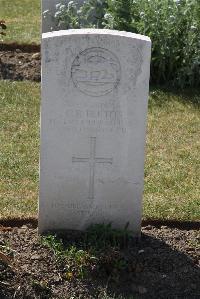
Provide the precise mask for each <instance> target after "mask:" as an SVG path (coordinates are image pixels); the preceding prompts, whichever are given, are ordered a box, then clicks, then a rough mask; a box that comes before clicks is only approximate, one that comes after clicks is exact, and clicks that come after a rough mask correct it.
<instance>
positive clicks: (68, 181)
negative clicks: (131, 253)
mask: <svg viewBox="0 0 200 299" xmlns="http://www.w3.org/2000/svg"><path fill="white" fill-rule="evenodd" d="M150 48H151V42H150V39H149V38H148V37H145V36H141V35H136V34H132V33H127V32H120V31H111V30H105V29H104V30H98V29H80V30H65V31H56V32H51V33H44V34H43V36H42V107H41V157H40V201H39V232H40V233H43V232H45V231H48V230H53V231H55V230H59V229H75V230H84V229H86V228H87V227H88V226H89V225H91V224H94V223H105V224H107V223H112V225H113V227H116V228H121V229H123V228H124V227H125V226H126V224H127V223H128V224H129V229H130V230H132V231H133V234H134V235H135V236H137V235H139V234H140V226H141V209H142V193H143V176H144V146H145V128H146V116H147V102H148V86H149V66H150Z"/></svg>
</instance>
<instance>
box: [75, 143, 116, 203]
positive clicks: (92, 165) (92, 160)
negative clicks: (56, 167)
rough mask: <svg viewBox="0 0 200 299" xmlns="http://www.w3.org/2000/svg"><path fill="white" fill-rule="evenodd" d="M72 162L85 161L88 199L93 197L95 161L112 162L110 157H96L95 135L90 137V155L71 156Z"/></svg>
mask: <svg viewBox="0 0 200 299" xmlns="http://www.w3.org/2000/svg"><path fill="white" fill-rule="evenodd" d="M72 162H73V163H74V162H87V163H89V167H90V181H89V199H94V177H95V165H96V163H107V164H112V163H113V159H112V158H97V157H96V137H90V156H89V157H88V158H77V157H72Z"/></svg>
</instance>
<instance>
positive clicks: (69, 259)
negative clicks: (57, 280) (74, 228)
mask: <svg viewBox="0 0 200 299" xmlns="http://www.w3.org/2000/svg"><path fill="white" fill-rule="evenodd" d="M41 241H42V243H43V244H44V245H46V246H48V247H49V248H51V249H52V250H53V253H54V255H55V257H56V259H57V260H58V261H59V262H61V263H62V264H63V267H64V269H65V278H66V279H68V280H71V279H73V278H80V279H83V278H84V277H86V275H87V274H88V272H89V270H91V269H92V267H93V262H94V261H95V260H96V258H95V257H93V256H92V255H91V254H90V253H88V252H87V251H86V250H82V249H78V248H77V247H76V245H74V244H73V245H71V244H70V246H69V247H68V248H65V246H64V245H63V242H62V240H61V239H59V238H58V237H57V236H56V235H47V236H45V237H43V238H42V239H41Z"/></svg>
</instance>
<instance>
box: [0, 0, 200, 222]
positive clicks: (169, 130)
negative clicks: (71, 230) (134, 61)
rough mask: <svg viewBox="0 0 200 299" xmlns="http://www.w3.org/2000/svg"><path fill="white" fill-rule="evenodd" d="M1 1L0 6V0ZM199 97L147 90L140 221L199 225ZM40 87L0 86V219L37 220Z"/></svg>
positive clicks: (9, 83) (27, 84)
mask: <svg viewBox="0 0 200 299" xmlns="http://www.w3.org/2000/svg"><path fill="white" fill-rule="evenodd" d="M1 1H2V0H1ZM199 103H200V94H199V93H198V92H195V91H193V92H192V91H190V92H184V95H183V93H182V94H181V93H179V94H177V93H175V92H170V91H163V90H159V89H157V88H153V89H152V90H151V93H150V103H149V115H148V135H147V148H146V164H145V189H144V216H143V218H144V219H149V218H151V219H176V220H199V215H200V204H199V197H200V181H199V176H198V174H199V173H200V161H199V149H200V143H199V142H200V141H199V129H200V127H199V126H200V124H199V117H200V110H199ZM39 105H40V85H39V84H38V83H32V82H28V81H24V82H16V81H14V82H13V81H0V111H1V115H0V140H1V156H0V177H1V181H0V218H1V219H5V218H7V219H8V218H13V217H15V218H16V217H19V218H26V217H34V216H37V199H38V183H39V182H38V181H39V179H38V164H39Z"/></svg>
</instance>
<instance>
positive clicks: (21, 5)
mask: <svg viewBox="0 0 200 299" xmlns="http://www.w3.org/2000/svg"><path fill="white" fill-rule="evenodd" d="M0 8H1V9H0V19H3V20H5V21H6V25H7V30H6V34H7V35H6V36H5V37H3V41H4V42H18V43H33V42H34V43H39V41H40V1H39V0H31V1H30V0H9V1H8V0H0Z"/></svg>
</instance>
